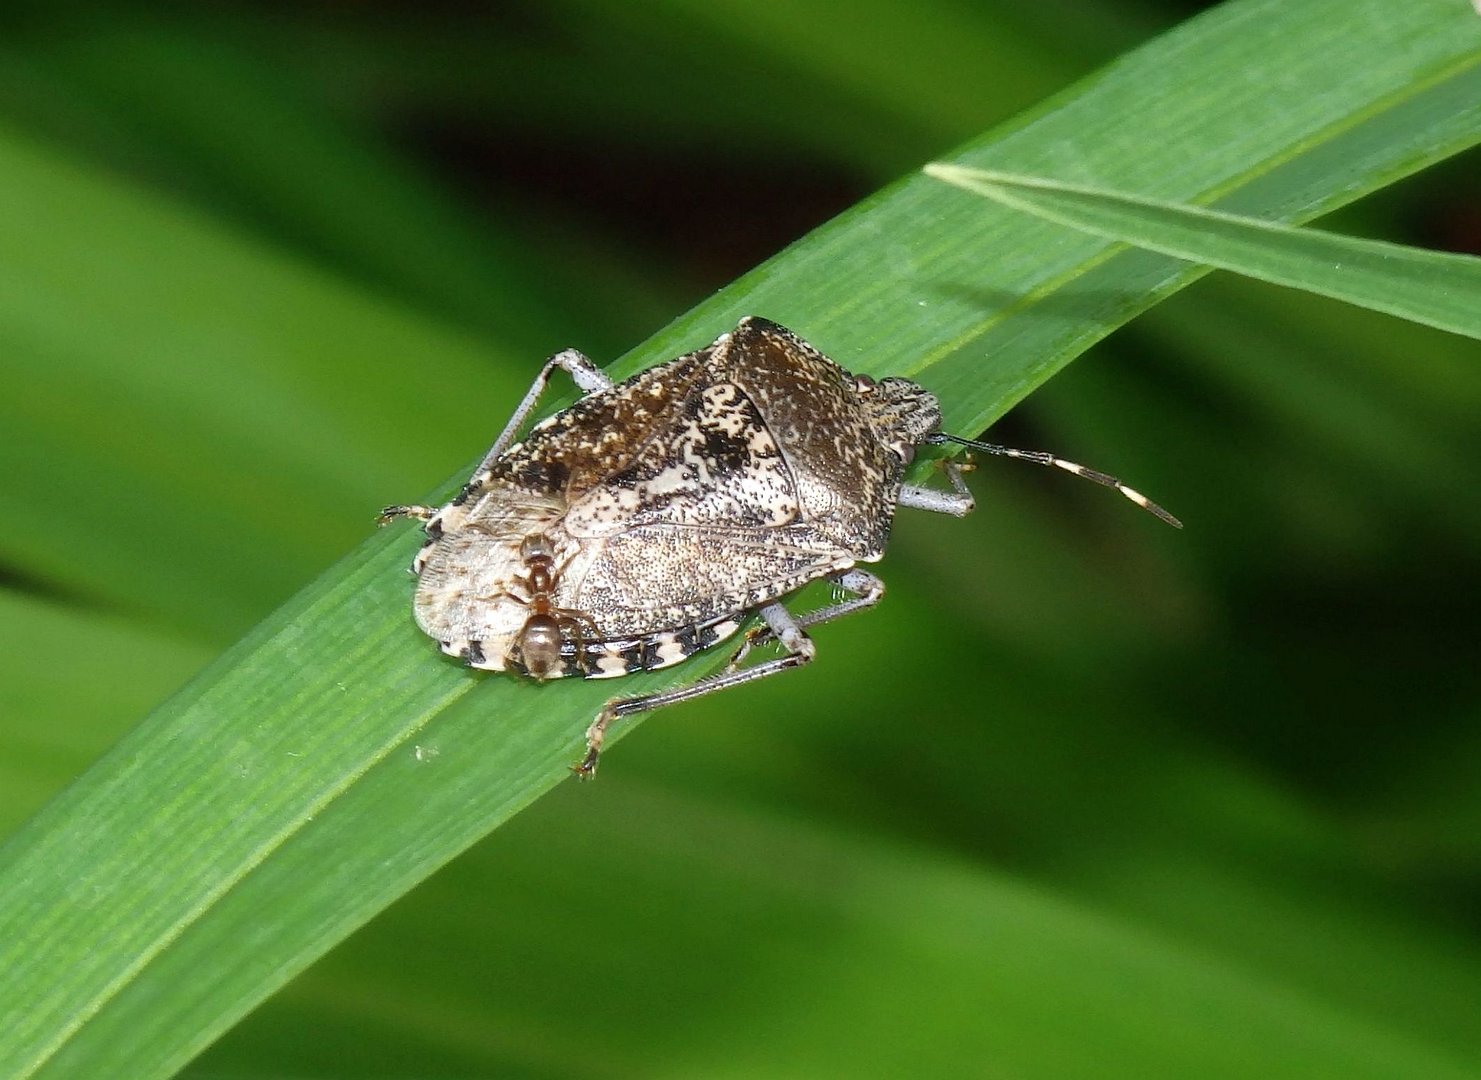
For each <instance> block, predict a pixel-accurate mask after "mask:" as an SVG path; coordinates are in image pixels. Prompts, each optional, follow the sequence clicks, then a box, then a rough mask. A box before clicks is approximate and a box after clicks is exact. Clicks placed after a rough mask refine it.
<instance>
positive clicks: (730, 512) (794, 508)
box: [381, 317, 1178, 776]
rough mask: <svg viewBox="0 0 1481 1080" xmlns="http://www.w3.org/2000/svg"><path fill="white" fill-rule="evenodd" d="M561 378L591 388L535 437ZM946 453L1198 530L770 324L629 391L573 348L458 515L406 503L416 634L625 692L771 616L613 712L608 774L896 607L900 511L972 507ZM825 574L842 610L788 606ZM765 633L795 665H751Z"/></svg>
mask: <svg viewBox="0 0 1481 1080" xmlns="http://www.w3.org/2000/svg"><path fill="white" fill-rule="evenodd" d="M557 367H559V368H562V369H564V370H565V371H567V372H568V373H569V374H570V375H571V377H572V378H573V379H574V380H575V381H576V385H577V386H578V387H580V389H581V390H582V391H584V393H585V396H584V397H582V398H581V399H580V400H578V401H577V402H576V403H575V404H574V405H572V406H571V407H570V408H568V409H566V410H564V411H563V412H559V413H557V414H556V415H554V416H552V417H550V418H549V419H547V420H542V421H541V422H540V423H538V424H536V425H535V426H534V427H533V428H531V429H530V431H529V433H528V434H527V435H526V436H525V437H524V438H523V439H522V440H520V441H518V442H516V441H515V438H516V436H517V435H518V433H519V431H520V428H521V427H522V426H523V425H524V423H525V421H526V420H527V419H528V417H529V415H530V413H531V412H532V411H533V410H534V408H535V405H536V403H537V402H538V400H539V398H540V395H541V393H542V392H543V391H544V389H545V386H546V383H547V382H548V380H549V378H550V374H551V372H552V371H553V370H554V369H555V368H557ZM945 442H953V443H959V444H961V445H964V446H969V447H972V448H975V449H977V450H981V451H984V452H986V453H990V454H1002V455H1006V456H1009V457H1016V458H1021V459H1023V460H1026V461H1032V462H1036V463H1038V464H1042V465H1054V466H1057V467H1059V468H1061V469H1065V470H1067V471H1069V472H1072V473H1075V474H1076V475H1078V476H1083V477H1085V478H1086V479H1089V480H1094V481H1095V482H1097V483H1100V484H1105V485H1107V486H1108V487H1113V488H1116V489H1117V490H1118V491H1120V492H1121V493H1122V494H1123V495H1125V496H1126V497H1127V498H1129V499H1131V500H1132V501H1133V502H1135V503H1136V504H1137V505H1138V506H1141V507H1143V508H1145V509H1147V510H1149V511H1151V512H1152V513H1154V514H1156V515H1157V516H1158V517H1160V518H1162V519H1163V520H1164V521H1167V522H1169V523H1171V524H1173V525H1176V524H1178V522H1177V520H1176V519H1175V518H1173V517H1172V515H1170V514H1168V513H1167V511H1165V510H1163V509H1162V508H1161V507H1159V506H1157V505H1156V504H1155V503H1153V502H1151V501H1150V500H1148V499H1146V498H1144V497H1143V496H1141V495H1139V494H1137V493H1136V492H1135V491H1133V490H1131V488H1129V487H1127V486H1126V485H1124V484H1122V483H1121V482H1120V481H1119V480H1117V479H1115V478H1114V477H1111V476H1107V475H1106V474H1104V473H1099V472H1095V471H1093V470H1090V469H1086V468H1084V467H1082V466H1080V465H1076V464H1074V463H1072V462H1068V461H1064V460H1063V459H1061V458H1057V457H1055V456H1054V455H1052V454H1046V453H1041V452H1037V451H1026V450H1012V449H1009V448H1007V447H1001V446H994V445H992V444H989V443H981V442H976V441H973V440H970V439H961V438H958V437H957V436H954V435H947V434H944V433H943V432H942V431H941V409H940V406H939V404H938V403H937V401H936V398H935V397H934V396H933V395H932V394H931V393H930V392H928V391H927V390H925V389H923V388H922V387H920V386H918V385H917V384H915V383H913V382H910V381H909V380H907V379H899V378H884V379H878V380H875V379H872V378H869V377H868V376H865V375H853V374H850V373H849V372H847V371H845V370H843V368H841V367H839V366H838V365H837V364H835V363H834V362H833V361H831V360H829V359H828V358H827V357H826V356H824V355H823V354H822V353H820V352H818V350H816V349H814V348H813V347H812V346H811V345H809V344H808V343H807V342H805V341H803V340H802V339H801V338H799V337H798V336H797V335H795V334H793V333H792V332H791V331H789V330H787V329H785V328H783V327H781V326H778V325H777V324H776V323H773V322H768V321H767V320H765V319H760V318H755V317H749V318H745V319H742V320H741V321H740V324H739V325H738V326H736V328H735V329H734V330H732V331H731V332H730V333H728V334H724V335H722V336H721V337H720V338H718V339H717V340H716V341H715V342H714V343H713V344H711V345H708V346H706V347H705V348H703V349H700V350H698V351H697V352H692V353H688V354H686V355H684V356H680V357H678V358H677V359H675V360H670V361H668V362H666V363H663V364H659V365H657V366H655V367H652V368H649V369H648V370H647V371H644V372H641V373H640V374H638V375H636V376H634V377H633V378H631V379H628V380H627V381H626V382H621V383H615V384H614V383H613V382H612V380H611V379H610V378H608V377H607V376H606V375H605V374H604V373H603V372H602V371H601V370H600V369H599V368H597V367H596V365H595V364H593V363H592V362H591V361H590V360H588V359H587V358H586V357H585V356H583V355H582V354H581V353H579V352H576V351H574V350H567V351H565V352H561V353H557V354H556V355H555V356H552V357H551V358H550V359H549V360H548V361H547V362H546V363H545V366H544V367H543V368H542V369H541V370H540V374H539V375H538V376H537V377H536V378H535V381H534V383H533V385H531V387H530V389H529V392H528V393H527V394H526V395H525V397H524V400H523V401H521V402H520V404H519V407H518V408H517V409H515V411H514V415H513V416H512V417H511V418H510V420H509V423H508V424H507V425H506V426H505V428H504V431H503V432H502V433H501V434H500V435H499V438H498V440H497V441H495V443H494V445H493V448H492V449H490V450H489V452H488V454H487V456H485V457H484V459H483V461H482V463H480V464H479V466H478V468H477V469H476V470H474V473H473V476H472V477H471V478H470V479H469V481H468V482H467V483H466V484H465V485H464V486H463V489H462V491H460V492H459V493H458V495H457V497H456V498H455V499H453V501H452V502H450V503H448V504H447V505H446V506H443V507H431V506H388V507H386V509H385V511H384V512H383V514H382V517H381V522H382V524H384V523H385V522H387V521H389V520H391V519H392V518H396V517H411V518H416V519H418V520H419V521H421V522H423V524H424V528H425V529H426V533H427V541H426V543H425V544H424V545H423V546H422V550H421V551H420V552H419V553H418V555H417V557H416V560H415V562H414V563H413V564H412V569H413V570H414V571H415V572H416V573H417V574H418V575H419V576H420V581H419V582H418V585H417V590H416V599H415V603H414V612H415V616H416V621H417V625H418V626H420V627H421V628H422V629H423V630H424V631H425V632H426V633H428V634H429V635H431V636H432V637H433V638H435V639H436V640H437V641H438V642H439V643H440V644H441V646H442V651H443V652H445V653H449V654H451V655H453V656H457V657H459V658H460V659H462V660H463V662H464V663H466V664H467V665H468V666H469V667H474V668H482V669H485V670H490V671H513V672H516V673H518V674H522V675H529V676H532V677H534V678H536V679H540V680H544V679H551V678H558V677H560V676H565V675H580V676H582V677H584V678H588V679H604V678H612V677H615V676H619V675H627V674H629V673H631V672H635V671H653V670H656V669H658V668H663V667H668V666H669V665H671V664H677V663H679V662H680V661H681V660H683V659H685V658H686V657H688V656H690V655H691V654H693V653H695V652H697V651H699V650H700V649H704V648H708V647H709V646H711V645H714V644H715V643H717V642H719V641H722V640H724V639H725V638H727V637H729V636H730V635H732V634H734V633H735V632H736V631H737V630H738V629H739V628H740V627H741V625H742V624H743V623H745V622H746V621H747V620H748V619H750V618H751V617H753V616H754V617H756V618H758V619H759V620H760V621H759V624H758V625H757V626H756V627H754V628H753V629H752V630H750V631H749V633H748V634H747V635H746V637H745V638H744V640H743V641H742V643H741V645H740V647H739V648H738V649H737V650H736V652H735V655H734V656H733V657H732V658H731V661H730V665H729V666H728V667H727V668H726V670H725V671H723V672H721V673H720V674H718V675H714V676H711V677H709V678H706V679H700V680H697V681H695V682H693V683H690V684H688V685H686V686H680V687H677V688H675V689H672V690H663V691H659V692H657V693H651V694H640V695H637V696H634V697H626V698H619V699H617V700H614V701H611V702H609V703H608V704H607V706H606V707H605V708H604V709H602V711H601V712H600V713H599V714H598V716H597V718H596V720H595V721H593V723H592V724H591V727H590V728H589V729H588V730H587V733H586V747H587V749H586V755H585V757H584V758H583V759H582V760H581V762H580V763H579V764H577V765H576V766H575V767H574V768H575V771H576V772H577V773H578V774H579V775H581V776H590V775H591V774H592V773H593V772H594V771H595V769H596V765H597V756H598V754H599V753H600V750H601V746H602V739H603V736H604V734H605V732H606V730H607V728H608V726H609V725H610V724H611V723H612V722H613V721H614V720H616V719H617V718H619V717H622V716H631V715H632V714H634V713H639V712H646V711H647V710H649V709H656V708H659V707H661V706H664V705H671V704H674V703H675V702H679V701H686V700H688V699H690V698H694V697H699V696H700V695H702V694H708V693H712V692H713V691H716V690H723V689H727V688H729V687H732V686H739V685H740V684H741V683H746V682H751V681H752V680H754V679H760V678H763V677H765V676H767V675H773V674H775V673H777V672H779V671H784V670H786V669H788V668H793V667H799V666H801V665H802V664H805V663H807V662H808V661H810V660H811V659H812V658H813V654H814V651H815V648H814V645H813V642H812V639H811V638H810V637H809V636H808V634H807V628H808V627H810V626H816V625H818V624H819V623H823V622H827V621H828V620H830V619H836V618H838V617H839V616H841V615H847V614H849V613H851V612H854V611H860V610H862V609H864V608H867V607H870V606H871V605H873V604H875V603H877V602H878V601H879V599H880V597H881V596H882V595H883V594H884V583H883V582H881V581H880V580H879V579H878V578H877V577H875V576H874V575H873V574H871V573H868V572H866V571H864V570H861V569H859V564H860V563H872V562H876V561H878V560H879V558H880V557H881V556H882V555H883V554H884V548H885V541H886V540H887V539H888V537H889V534H890V526H891V523H892V522H893V520H894V515H895V507H896V506H910V507H915V508H917V509H922V510H933V511H936V512H938V513H945V514H953V515H956V516H958V517H960V516H962V515H964V514H966V513H968V512H969V511H970V510H971V509H972V505H973V503H972V496H971V494H970V492H968V490H967V486H966V484H965V483H964V482H963V480H962V468H963V467H962V465H960V464H959V463H956V462H952V461H949V460H948V461H945V462H943V463H942V468H943V471H944V473H945V475H946V479H947V482H948V484H949V487H950V490H945V491H943V490H938V489H935V488H929V487H924V486H918V485H915V484H906V483H903V482H902V476H903V474H904V471H905V468H906V466H907V465H909V464H910V462H911V460H912V459H913V458H914V456H915V451H916V448H917V447H918V446H922V445H927V444H940V443H945ZM820 578H825V579H827V580H828V581H830V582H832V583H833V584H834V585H835V586H836V587H837V588H838V589H839V590H840V593H841V596H842V598H841V599H838V600H836V601H835V602H834V603H833V604H831V605H829V606H827V607H824V608H822V609H821V610H818V611H811V612H807V613H805V614H800V615H794V614H793V613H792V612H790V611H788V610H787V608H786V607H785V606H784V604H783V600H784V599H785V598H786V597H787V596H789V595H790V594H792V593H794V592H796V591H797V590H799V589H801V588H802V587H803V586H804V585H806V584H808V583H809V582H811V581H816V580H818V579H820ZM765 641H775V642H777V643H778V644H780V646H781V648H782V650H783V651H782V654H781V655H780V656H777V657H775V658H773V659H769V660H763V661H761V662H759V663H754V664H750V665H745V664H744V663H743V661H744V660H745V659H746V657H747V655H748V653H749V652H750V650H751V648H752V647H754V646H755V645H757V644H760V643H762V642H765Z"/></svg>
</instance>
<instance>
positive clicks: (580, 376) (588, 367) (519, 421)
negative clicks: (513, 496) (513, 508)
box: [474, 349, 614, 475]
mask: <svg viewBox="0 0 1481 1080" xmlns="http://www.w3.org/2000/svg"><path fill="white" fill-rule="evenodd" d="M556 368H560V369H561V370H563V371H565V372H566V373H567V374H569V375H570V376H571V379H572V381H574V382H575V383H576V385H577V386H578V387H579V388H580V389H581V392H582V393H584V394H594V393H596V392H597V391H598V390H610V389H611V388H612V386H613V385H614V384H613V382H612V379H611V378H610V377H609V376H608V375H607V373H606V372H604V371H603V370H602V369H601V368H599V367H597V366H596V364H595V363H593V362H592V360H591V358H590V357H588V356H586V354H584V353H581V352H578V351H577V350H575V349H562V350H561V351H560V352H558V353H556V354H555V355H554V356H552V357H551V358H550V359H549V360H547V361H545V366H544V367H542V368H541V369H540V374H538V375H536V376H535V381H534V382H532V383H530V388H529V389H528V390H526V391H525V396H524V397H523V398H521V399H520V403H519V404H518V405H517V406H516V407H515V409H514V415H513V416H511V417H510V418H509V423H507V424H505V425H504V430H503V431H501V432H500V433H499V437H498V438H497V439H495V440H494V445H493V446H492V447H491V448H490V449H489V452H488V453H487V454H485V455H484V456H483V460H482V461H481V462H479V463H478V468H477V469H475V470H474V475H477V474H478V473H480V472H482V471H483V470H484V469H486V468H488V467H489V465H490V464H491V463H492V462H493V460H494V459H495V458H497V457H498V456H499V455H501V454H502V453H504V451H505V450H507V449H509V444H510V443H512V442H513V441H514V436H515V435H516V434H517V433H518V432H519V429H520V428H521V427H523V426H524V422H525V421H526V420H528V419H529V417H530V413H532V412H534V411H535V406H536V405H537V404H539V402H540V395H541V394H543V393H545V387H546V385H547V384H548V383H549V382H550V373H551V372H552V371H554V370H555V369H556Z"/></svg>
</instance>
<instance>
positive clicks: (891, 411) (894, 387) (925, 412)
mask: <svg viewBox="0 0 1481 1080" xmlns="http://www.w3.org/2000/svg"><path fill="white" fill-rule="evenodd" d="M854 385H855V387H856V388H857V389H858V391H859V399H860V400H861V401H862V402H863V404H864V409H865V411H866V412H867V413H868V415H869V422H870V424H871V425H872V426H873V428H874V430H875V431H876V432H877V433H878V434H879V439H880V442H882V443H884V445H885V446H886V447H888V448H889V450H890V452H891V453H893V454H894V455H895V456H896V457H898V458H899V459H900V460H901V461H902V462H904V463H905V464H907V465H909V464H910V462H911V461H913V460H914V459H915V448H916V447H917V446H919V445H920V444H921V443H923V442H926V441H928V439H929V438H930V436H931V435H933V434H934V433H936V432H938V431H940V430H941V403H940V402H938V401H937V400H936V395H935V394H933V393H931V392H930V391H929V390H927V389H926V388H925V387H923V386H921V385H920V384H919V383H913V382H911V381H910V380H909V379H899V378H895V377H893V376H890V377H888V378H884V379H877V380H876V379H871V378H870V377H869V376H868V375H855V376H854Z"/></svg>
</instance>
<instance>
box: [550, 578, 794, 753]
mask: <svg viewBox="0 0 1481 1080" xmlns="http://www.w3.org/2000/svg"><path fill="white" fill-rule="evenodd" d="M757 614H758V615H760V616H761V619H762V621H763V622H765V623H766V627H767V631H768V633H769V634H770V636H772V637H774V638H776V640H777V641H779V642H781V643H782V648H784V649H786V650H787V651H786V654H785V655H783V656H778V657H776V658H775V659H773V660H767V661H766V662H765V663H761V664H757V665H756V666H755V667H748V668H744V669H743V670H740V671H735V670H729V671H724V672H721V673H720V674H719V675H712V676H711V677H710V678H708V679H700V680H699V681H698V682H695V683H690V684H689V685H688V686H680V687H676V688H675V689H673V690H662V691H660V692H659V693H656V694H643V695H641V696H639V697H630V698H619V699H618V700H616V701H609V702H607V704H606V706H605V707H604V708H603V709H602V711H601V712H599V713H598V714H597V718H596V719H595V720H593V721H592V722H591V727H589V728H587V729H586V756H585V757H583V758H582V759H581V761H580V762H579V763H577V764H575V765H572V766H571V771H572V772H574V773H575V774H576V775H577V776H578V777H580V778H581V779H582V780H588V779H590V778H591V776H592V775H593V774H594V773H595V772H596V771H597V759H598V758H599V757H600V756H601V752H602V742H603V741H604V740H605V739H606V735H607V729H608V728H609V727H611V726H612V723H613V722H614V721H616V720H620V719H622V717H624V716H632V715H634V714H635V713H642V712H649V711H650V710H652V709H661V708H663V707H664V706H665V705H677V704H678V703H679V702H681V701H689V700H690V699H691V698H697V697H703V696H704V695H705V694H713V693H714V692H715V691H716V690H728V689H730V687H732V686H740V685H741V684H742V683H748V682H753V681H755V680H756V679H764V678H766V676H768V675H775V674H776V673H777V672H779V671H786V670H788V669H789V668H795V667H801V666H802V665H803V664H806V663H808V662H809V661H810V660H812V658H813V656H814V655H816V653H817V646H816V645H814V644H813V640H812V638H810V637H808V636H807V634H806V633H805V632H804V631H803V629H802V627H801V626H800V625H798V622H799V620H797V619H795V618H793V617H792V614H791V613H790V612H789V611H788V610H787V609H786V608H784V607H783V606H782V605H781V604H780V603H774V604H767V605H766V606H765V607H763V608H761V609H760V610H759V611H758V612H757Z"/></svg>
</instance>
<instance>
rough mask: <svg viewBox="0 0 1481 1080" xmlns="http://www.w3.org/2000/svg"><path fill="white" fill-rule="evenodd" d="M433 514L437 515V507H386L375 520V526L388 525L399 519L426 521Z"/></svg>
mask: <svg viewBox="0 0 1481 1080" xmlns="http://www.w3.org/2000/svg"><path fill="white" fill-rule="evenodd" d="M435 513H437V507H435V506H388V507H386V508H385V509H384V510H382V511H381V516H380V517H378V518H376V519H375V523H376V524H377V525H389V524H391V522H393V521H395V520H396V519H397V518H399V517H409V518H416V519H417V520H418V521H428V520H430V519H431V517H432V515H433V514H435Z"/></svg>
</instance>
